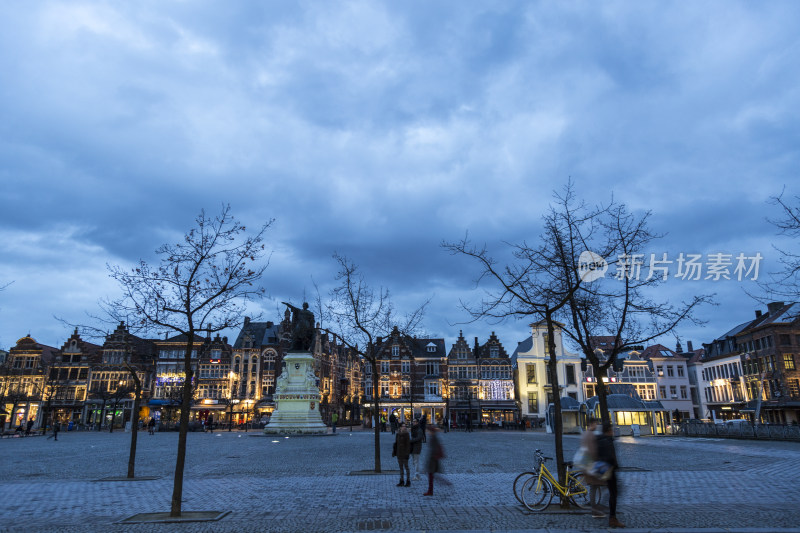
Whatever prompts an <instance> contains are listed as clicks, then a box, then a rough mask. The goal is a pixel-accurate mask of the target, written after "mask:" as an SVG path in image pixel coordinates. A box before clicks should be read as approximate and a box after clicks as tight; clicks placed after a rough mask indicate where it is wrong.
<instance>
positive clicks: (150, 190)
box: [0, 2, 800, 350]
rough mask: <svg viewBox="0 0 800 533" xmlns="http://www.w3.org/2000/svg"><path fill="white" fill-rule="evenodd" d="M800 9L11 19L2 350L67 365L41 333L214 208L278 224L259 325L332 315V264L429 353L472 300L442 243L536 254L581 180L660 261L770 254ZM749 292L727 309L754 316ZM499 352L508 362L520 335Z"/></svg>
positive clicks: (79, 6)
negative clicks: (649, 223)
mask: <svg viewBox="0 0 800 533" xmlns="http://www.w3.org/2000/svg"><path fill="white" fill-rule="evenodd" d="M798 11H800V8H798V7H797V6H796V5H795V4H793V3H780V2H776V3H770V4H768V5H765V6H758V7H754V6H752V5H751V4H747V3H727V4H725V9H719V6H716V5H713V4H696V5H695V4H685V5H684V4H647V5H631V4H629V3H616V2H607V3H604V4H602V5H595V4H590V3H571V4H551V3H529V2H519V3H513V2H512V3H504V4H502V5H487V4H485V3H481V2H460V3H459V5H458V7H457V8H456V7H455V6H451V5H447V4H434V5H431V4H430V3H427V2H410V3H409V2H407V3H388V2H387V3H376V2H343V3H337V4H328V3H322V2H319V3H313V2H309V3H297V4H280V5H278V4H274V5H273V4H264V3H260V2H241V3H237V4H233V5H225V6H220V5H219V4H216V3H211V2H199V3H198V2H193V3H183V2H173V3H163V2H140V3H137V4H135V5H133V4H132V5H115V4H107V3H103V2H83V3H69V4H64V3H58V2H43V3H37V4H33V5H27V4H26V5H25V6H24V7H20V6H16V5H14V4H6V5H3V6H2V7H0V20H2V21H3V22H0V24H1V25H2V27H1V28H0V29H1V30H2V31H0V68H1V69H2V71H3V72H4V82H3V83H2V84H0V116H3V120H2V121H0V161H2V165H0V182H2V186H0V201H2V205H3V211H4V216H3V217H2V219H0V237H3V238H4V239H5V242H6V243H8V244H7V246H6V248H7V252H6V254H4V256H3V257H2V258H0V278H5V279H13V280H15V284H14V285H13V286H12V288H9V290H7V291H6V292H5V293H2V295H0V319H1V320H0V323H2V325H3V327H2V328H0V345H8V344H10V343H11V342H13V340H15V339H16V338H18V337H20V336H21V335H22V334H23V333H26V332H27V331H24V332H23V330H27V329H30V330H31V332H32V333H34V332H36V331H39V332H41V333H39V334H38V335H39V336H40V337H42V340H43V342H49V343H51V344H60V342H62V340H63V333H62V332H61V331H60V330H59V328H58V327H57V326H54V325H52V324H51V322H52V319H51V316H52V315H53V314H58V315H60V316H66V317H68V318H69V317H75V316H80V315H82V314H83V313H84V312H85V311H86V310H91V308H92V307H93V305H94V302H96V301H97V299H98V298H100V297H102V296H105V295H107V294H109V293H110V292H113V291H114V287H113V285H111V284H110V283H109V282H108V280H107V277H106V272H105V264H106V263H112V264H117V263H119V264H129V263H130V262H133V261H135V260H136V259H138V258H145V259H148V260H151V259H153V257H154V255H153V251H154V250H155V249H156V248H157V247H158V246H159V245H160V244H162V243H164V242H174V241H176V240H178V239H180V237H181V235H182V234H183V232H184V231H186V230H187V229H188V228H189V227H190V226H191V224H192V221H193V219H194V217H195V216H196V215H197V213H198V212H199V210H200V209H201V208H204V209H206V211H207V212H211V213H213V212H215V211H217V210H218V209H219V206H220V205H221V204H223V203H230V204H231V205H232V207H233V209H234V212H235V214H236V215H237V216H238V217H240V218H241V219H242V220H243V221H244V222H245V223H246V224H247V225H248V226H250V227H253V226H257V225H259V224H261V223H263V222H264V221H266V220H268V219H271V218H275V219H276V222H275V225H274V227H273V228H272V229H271V230H270V232H269V234H268V236H267V242H268V247H270V249H272V250H273V251H274V253H273V256H272V264H271V267H270V269H269V270H268V274H267V276H266V277H265V280H264V285H265V287H267V289H268V291H269V293H270V295H271V296H272V300H267V301H265V302H263V303H262V304H261V307H262V308H263V309H264V310H265V311H267V310H268V311H269V312H270V313H272V312H275V311H276V306H277V304H275V301H278V302H279V301H280V300H281V299H287V298H288V299H291V300H292V301H295V302H298V301H299V300H300V299H302V298H304V297H305V298H308V297H309V295H310V293H311V291H313V290H314V283H315V282H316V283H317V284H318V285H319V287H320V289H321V290H322V291H323V294H324V293H326V292H327V290H329V288H330V286H331V284H332V283H333V277H334V275H335V272H336V265H335V262H334V261H333V260H332V259H331V255H332V253H333V252H334V251H337V252H339V253H342V254H345V255H347V256H348V257H350V258H351V259H352V260H353V261H355V262H357V263H358V264H359V265H360V266H361V267H362V269H363V270H364V272H365V274H366V275H367V276H368V278H369V279H370V280H372V281H373V282H374V283H375V284H376V285H383V286H386V287H389V288H390V289H391V290H392V292H393V294H394V295H396V297H397V299H398V302H399V303H398V306H399V307H400V306H404V307H409V308H410V307H413V306H414V305H415V304H418V303H419V302H421V301H424V300H425V299H427V298H430V297H433V301H432V303H431V308H430V311H429V318H428V321H427V323H426V327H427V329H428V330H429V331H431V332H436V333H437V334H438V335H441V336H445V337H448V338H451V337H453V336H455V335H457V330H458V328H459V326H453V325H451V324H453V323H456V322H460V321H463V320H464V319H465V317H464V315H463V314H462V313H460V311H459V310H458V299H459V298H461V297H465V298H467V299H470V298H474V297H479V295H480V290H476V289H475V288H474V285H473V284H472V283H471V282H472V280H473V279H474V277H475V271H474V267H473V266H472V265H470V264H469V263H468V262H466V261H465V260H459V259H458V258H454V257H451V256H449V255H448V254H447V253H446V252H445V251H443V250H442V249H441V248H440V247H439V243H440V242H441V241H442V240H448V241H453V240H457V239H460V238H461V237H463V236H464V234H465V233H466V232H467V231H469V234H470V236H471V237H472V238H473V239H474V240H475V242H476V243H479V244H483V243H486V244H487V245H488V246H489V247H490V249H491V250H493V251H495V250H496V251H497V253H498V254H502V253H506V252H505V251H503V250H504V248H503V244H502V243H503V241H508V242H520V241H522V240H528V241H529V242H531V241H534V242H535V240H536V238H537V236H538V234H539V232H540V217H541V215H542V213H544V212H545V211H546V209H547V206H548V205H549V203H550V202H551V200H552V196H551V195H552V191H553V190H554V189H560V188H561V187H562V186H563V184H564V183H565V182H566V181H567V179H569V178H570V177H571V178H572V179H574V181H575V184H576V186H577V188H578V191H579V194H580V195H581V196H582V197H583V198H585V199H586V200H587V201H589V202H600V201H607V200H608V199H610V197H611V194H612V193H613V195H614V197H615V198H616V199H617V200H619V201H622V202H625V203H627V204H628V205H629V206H630V207H631V208H632V209H635V210H639V211H641V210H652V211H653V212H654V217H653V224H654V229H655V230H656V231H659V232H667V233H668V236H667V237H666V238H665V240H664V241H663V246H665V247H668V248H669V249H668V250H665V251H668V252H670V251H672V249H678V247H681V248H692V247H693V248H696V249H698V250H703V251H705V250H708V249H711V248H714V247H720V246H730V247H734V246H740V245H741V246H742V247H744V249H743V250H742V251H751V250H755V249H757V248H759V247H762V246H763V247H768V246H769V244H770V243H771V240H772V239H773V233H772V232H771V229H770V227H769V225H768V224H766V223H764V222H763V218H764V217H765V216H767V215H768V213H769V209H770V208H769V206H768V204H766V203H765V201H766V200H767V199H768V198H769V197H770V196H772V195H775V194H777V193H779V192H780V190H781V189H782V187H783V186H784V185H788V186H789V187H791V186H792V184H793V183H794V182H795V181H796V176H795V174H796V168H797V165H798V151H797V146H798V145H799V144H798V140H799V139H798V137H799V136H800V135H799V133H798V132H800V129H798V126H797V124H800V121H798V116H797V115H798V109H800V105H798V104H800V102H798V94H797V91H796V87H797V86H798V85H800V84H799V83H798V82H800V80H798V76H800V74H798V72H797V69H796V68H795V67H794V65H795V64H796V63H797V60H798V57H797V55H798V50H800V47H799V46H798V37H797V33H796V31H795V28H794V25H793V24H792V23H791V21H793V20H796V19H797V18H798V15H800V13H798ZM659 245H661V243H660V244H659ZM312 280H313V281H312ZM675 290H676V291H685V290H687V289H686V288H684V287H683V286H679V287H675ZM737 290H738V289H736V288H734V286H732V285H731V286H726V288H725V290H724V291H720V292H724V293H725V294H727V295H730V296H729V302H730V304H729V305H728V306H726V307H725V309H728V308H729V307H730V306H735V305H738V306H740V307H743V308H746V309H748V313H747V314H749V310H750V309H751V308H752V307H753V306H752V304H751V302H750V301H749V300H748V299H746V298H745V297H738V296H736V294H738V293H737ZM734 314H735V313H732V312H731V313H730V314H729V312H728V311H725V312H724V313H723V312H720V313H719V317H720V318H719V325H716V324H715V326H714V327H715V328H716V329H723V328H724V327H725V325H724V324H727V322H728V321H729V320H730V317H732V316H733V315H734ZM715 316H716V315H715ZM737 316H738V315H737ZM737 319H738V318H737ZM76 320H77V319H76ZM715 320H717V318H715ZM493 328H495V326H488V325H486V324H475V325H472V326H469V327H468V326H464V330H465V335H467V337H468V338H471V336H474V335H478V336H481V337H482V338H485V337H486V336H487V335H488V333H489V330H491V329H493ZM501 328H503V329H502V330H501ZM496 329H497V330H498V334H500V335H501V339H502V340H503V341H504V342H505V343H506V347H507V348H510V349H511V350H513V347H514V346H513V345H514V343H515V342H516V341H518V340H522V338H524V337H525V336H526V334H527V327H526V322H525V321H522V322H519V323H510V324H505V325H497V326H496ZM34 336H36V334H35V335H34Z"/></svg>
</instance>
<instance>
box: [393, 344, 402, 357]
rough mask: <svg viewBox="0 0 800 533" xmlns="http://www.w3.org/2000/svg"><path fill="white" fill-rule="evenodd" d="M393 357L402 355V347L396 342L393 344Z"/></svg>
mask: <svg viewBox="0 0 800 533" xmlns="http://www.w3.org/2000/svg"><path fill="white" fill-rule="evenodd" d="M392 357H400V347H399V346H397V345H396V344H395V345H394V346H392Z"/></svg>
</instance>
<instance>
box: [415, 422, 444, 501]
mask: <svg viewBox="0 0 800 533" xmlns="http://www.w3.org/2000/svg"><path fill="white" fill-rule="evenodd" d="M421 424H422V423H421V422H420V425H421ZM428 433H430V435H431V441H430V443H429V444H428V448H429V449H430V451H429V452H428V464H427V465H426V466H427V470H428V492H426V493H425V494H423V496H433V476H434V475H436V474H438V473H441V472H442V465H441V460H442V459H444V457H445V455H444V447H443V446H442V439H441V437H440V436H439V428H437V427H436V426H430V427H428Z"/></svg>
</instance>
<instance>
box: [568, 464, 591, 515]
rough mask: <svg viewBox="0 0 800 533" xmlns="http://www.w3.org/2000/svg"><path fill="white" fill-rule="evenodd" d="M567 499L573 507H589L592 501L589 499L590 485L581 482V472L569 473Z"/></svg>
mask: <svg viewBox="0 0 800 533" xmlns="http://www.w3.org/2000/svg"><path fill="white" fill-rule="evenodd" d="M568 485H569V499H570V501H571V502H572V504H573V505H574V506H575V507H579V508H581V509H591V508H592V502H591V501H590V500H589V490H590V487H589V485H588V484H587V483H584V482H583V473H581V472H576V473H574V474H570V475H569V484H568Z"/></svg>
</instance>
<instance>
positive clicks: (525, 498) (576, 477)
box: [521, 450, 599, 511]
mask: <svg viewBox="0 0 800 533" xmlns="http://www.w3.org/2000/svg"><path fill="white" fill-rule="evenodd" d="M535 455H536V463H537V464H536V471H535V472H534V473H533V476H531V477H529V478H528V479H527V480H526V481H525V483H524V484H523V485H522V490H521V495H522V504H523V505H524V506H525V507H527V508H528V509H529V510H531V511H541V510H543V509H546V508H547V506H548V505H550V501H551V500H552V499H553V496H555V495H556V493H558V496H559V497H560V498H561V499H562V500H563V499H564V498H566V499H567V500H568V501H569V502H570V503H572V504H573V505H575V506H576V507H579V508H581V509H590V508H591V506H592V502H591V501H589V487H588V485H587V484H586V483H584V481H583V472H581V471H578V470H568V471H567V480H566V483H567V484H566V486H564V485H561V484H560V483H559V482H558V480H556V478H554V477H553V474H551V473H550V470H548V469H547V466H545V464H544V463H545V461H548V460H551V459H552V457H545V456H544V455H543V454H542V451H541V450H536V452H535ZM566 465H567V468H572V466H573V464H572V462H567V463H566ZM598 497H599V494H598Z"/></svg>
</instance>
